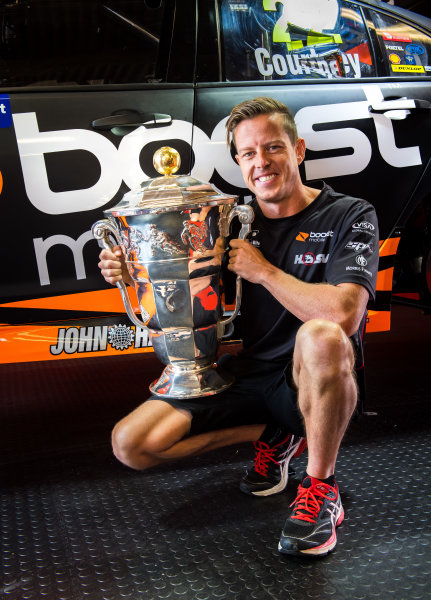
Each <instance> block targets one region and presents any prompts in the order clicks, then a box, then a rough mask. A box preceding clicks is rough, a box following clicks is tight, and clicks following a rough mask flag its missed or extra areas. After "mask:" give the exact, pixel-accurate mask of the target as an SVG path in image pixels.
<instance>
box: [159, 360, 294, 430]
mask: <svg viewBox="0 0 431 600" xmlns="http://www.w3.org/2000/svg"><path fill="white" fill-rule="evenodd" d="M218 366H219V370H220V371H221V372H223V370H224V371H227V372H228V373H230V374H232V375H233V376H234V377H235V382H234V383H233V384H232V385H231V386H230V387H229V388H227V389H226V390H224V391H223V392H220V393H219V394H214V395H212V396H203V397H200V398H191V399H187V398H160V397H157V398H156V397H155V396H153V398H154V399H157V400H163V401H164V402H167V403H168V404H170V405H171V406H174V407H175V408H182V409H185V410H188V411H189V412H190V413H191V415H192V423H191V429H190V432H189V436H192V435H197V434H199V433H204V432H206V431H215V430H216V429H226V428H229V427H238V426H240V425H256V424H267V423H276V424H278V425H280V427H282V428H283V429H285V430H287V431H289V432H291V433H294V434H297V435H301V436H304V428H303V422H302V418H301V415H300V413H299V411H298V408H297V393H296V391H295V390H294V389H293V388H292V387H290V386H289V385H288V382H287V379H286V365H284V364H278V363H274V362H267V361H261V360H256V359H251V358H248V357H243V356H232V355H230V354H225V355H223V356H222V357H221V358H220V360H219V362H218ZM290 368H291V367H290V366H289V367H288V370H290ZM287 377H289V378H290V372H289V371H288V372H287Z"/></svg>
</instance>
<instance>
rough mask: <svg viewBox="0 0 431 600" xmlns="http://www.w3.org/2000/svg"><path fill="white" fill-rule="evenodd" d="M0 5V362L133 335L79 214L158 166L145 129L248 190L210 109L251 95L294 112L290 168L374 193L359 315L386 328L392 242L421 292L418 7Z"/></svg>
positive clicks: (128, 345) (427, 46)
mask: <svg viewBox="0 0 431 600" xmlns="http://www.w3.org/2000/svg"><path fill="white" fill-rule="evenodd" d="M322 7H323V8H322ZM0 18H1V22H0V29H1V34H2V37H1V41H0V48H1V55H0V61H1V63H0V64H1V65H2V77H1V88H2V89H1V90H0V95H1V98H0V111H1V112H0V140H1V144H0V171H1V175H2V186H3V187H2V190H1V196H0V200H1V206H2V211H3V213H2V214H3V224H2V230H3V231H2V238H3V247H4V248H5V249H6V261H5V265H4V267H5V269H6V272H5V273H3V276H2V284H1V298H0V311H1V316H0V322H1V323H2V325H0V344H1V345H0V362H3V363H8V362H20V361H34V360H49V359H61V358H76V357H79V356H90V355H91V356H103V355H107V354H119V353H129V352H142V351H149V350H150V348H149V347H148V344H149V343H148V338H147V336H146V334H145V332H144V331H136V330H135V327H134V326H133V325H131V324H130V323H129V321H128V319H127V317H126V316H125V315H124V309H123V306H122V303H121V298H120V294H119V292H118V290H116V289H115V288H110V289H108V288H107V285H106V284H105V282H104V280H103V279H102V277H101V275H100V272H99V269H98V267H97V262H98V258H97V257H98V253H99V248H98V246H97V243H96V241H95V240H94V239H93V238H92V236H91V225H92V224H93V223H94V222H95V221H97V220H98V219H100V218H101V216H102V211H103V210H104V209H107V208H110V207H112V206H114V205H115V204H116V203H117V202H118V201H119V199H120V198H121V197H122V195H123V194H124V193H125V192H126V191H128V190H129V189H130V188H133V187H136V186H138V185H139V184H140V183H141V182H142V181H143V180H144V179H146V178H149V177H154V176H156V175H157V173H156V172H155V170H154V167H153V165H152V156H153V153H154V151H155V150H157V149H158V148H159V147H160V146H161V145H170V146H172V147H174V148H176V149H177V150H178V151H179V152H180V155H181V160H182V166H181V169H180V173H188V172H191V174H192V175H193V176H194V177H196V178H198V179H201V180H204V181H211V182H212V183H214V185H215V186H216V187H218V188H219V189H220V190H221V191H224V192H228V193H235V194H238V195H239V196H240V197H241V198H243V199H245V201H247V196H248V192H247V190H246V189H245V188H244V184H243V183H242V179H241V175H240V172H239V167H238V166H237V165H236V164H235V162H234V160H233V158H232V156H231V155H230V154H229V152H228V151H227V149H226V144H225V128H224V123H225V121H226V118H227V116H228V114H229V113H230V110H231V108H232V107H233V106H234V105H235V104H237V103H238V102H241V101H242V100H244V99H247V98H253V97H256V96H272V97H274V98H277V99H279V100H281V101H283V102H285V103H286V104H288V105H289V106H290V108H291V109H292V111H293V113H294V114H295V117H296V121H297V124H298V129H299V133H300V135H301V136H302V137H304V138H305V140H306V144H307V148H308V150H307V154H306V159H305V161H304V163H303V165H302V167H301V168H302V176H303V180H304V181H305V182H307V184H310V185H312V182H313V180H317V179H325V180H326V181H327V183H329V184H330V185H331V186H332V187H333V188H335V189H336V190H337V191H341V192H345V193H349V194H351V195H354V196H359V197H362V198H365V199H367V200H368V201H370V202H371V203H372V204H374V206H375V207H376V210H377V213H378V218H379V224H380V240H377V239H375V236H373V232H372V231H370V232H369V233H370V243H374V244H377V243H379V244H380V267H379V276H378V284H377V285H378V292H377V299H376V302H375V303H374V304H373V305H370V310H369V322H368V325H367V330H368V331H369V332H372V331H383V330H388V329H389V328H390V306H391V296H392V288H393V272H394V266H395V259H396V258H397V261H398V269H397V272H396V283H397V285H398V286H399V287H400V288H401V286H403V285H404V286H407V287H406V288H405V290H404V291H408V292H413V293H415V294H420V295H421V296H420V298H421V300H420V301H421V302H422V303H425V302H428V301H429V287H428V288H427V285H426V281H427V275H428V281H429V264H430V259H429V225H430V216H429V209H430V201H429V198H430V190H431V167H430V165H429V163H430V157H431V145H430V143H429V139H430V136H431V118H430V116H431V110H430V109H431V20H430V19H427V18H425V17H420V16H418V15H415V14H413V13H411V12H408V11H405V10H402V9H396V8H394V7H391V6H388V5H386V4H384V3H382V2H378V1H373V0H368V1H359V0H358V1H354V2H353V1H352V2H350V1H347V0H327V1H325V3H322V2H316V0H301V1H300V2H297V1H296V0H250V1H247V2H240V1H237V0H181V2H179V1H178V0H152V1H150V0H106V1H105V2H103V3H102V2H100V1H99V0H26V1H25V2H21V1H19V0H18V1H17V2H14V3H6V2H1V3H0ZM357 225H358V227H363V228H367V227H368V226H369V224H367V223H362V224H361V223H360V224H357ZM400 239H401V244H400V249H401V252H400V251H399V252H398V254H397V247H398V243H399V241H400ZM361 251H362V249H361V248H358V256H360V255H361ZM421 262H422V278H421V275H420V268H419V266H418V265H420V263H421ZM427 265H428V274H427ZM428 286H429V283H428Z"/></svg>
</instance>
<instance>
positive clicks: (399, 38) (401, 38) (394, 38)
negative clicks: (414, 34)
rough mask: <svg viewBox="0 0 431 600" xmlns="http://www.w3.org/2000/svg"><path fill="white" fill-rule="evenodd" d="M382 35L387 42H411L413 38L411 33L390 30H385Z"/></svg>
mask: <svg viewBox="0 0 431 600" xmlns="http://www.w3.org/2000/svg"><path fill="white" fill-rule="evenodd" d="M382 37H383V39H384V40H385V41H386V42H411V41H412V38H411V37H410V36H409V35H402V34H393V33H389V31H384V32H383V33H382Z"/></svg>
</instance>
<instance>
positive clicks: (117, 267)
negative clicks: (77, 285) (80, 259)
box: [97, 246, 134, 286]
mask: <svg viewBox="0 0 431 600" xmlns="http://www.w3.org/2000/svg"><path fill="white" fill-rule="evenodd" d="M99 258H100V262H99V263H98V265H97V266H98V267H99V269H100V270H101V272H102V275H103V277H104V278H105V281H107V282H108V283H110V284H111V285H115V284H116V283H117V281H124V283H128V284H129V285H132V286H133V285H134V283H133V280H132V278H131V277H130V274H129V271H128V270H127V266H126V261H125V259H124V254H123V252H122V250H121V248H120V246H113V247H112V249H110V250H107V249H106V248H105V249H104V250H102V251H101V253H100V254H99Z"/></svg>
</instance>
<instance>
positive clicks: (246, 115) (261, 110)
mask: <svg viewBox="0 0 431 600" xmlns="http://www.w3.org/2000/svg"><path fill="white" fill-rule="evenodd" d="M272 114H280V115H282V117H283V128H284V131H285V132H286V133H287V135H288V136H289V139H290V141H291V142H292V145H294V144H295V142H296V140H297V139H298V131H297V129H296V123H295V120H294V118H293V115H292V113H291V112H290V109H289V108H288V107H287V106H286V105H285V104H283V103H282V102H279V101H278V100H274V98H267V97H264V96H260V97H258V98H253V100H245V101H244V102H241V103H240V104H237V105H236V106H235V107H234V108H233V109H232V112H231V113H230V116H229V118H228V120H227V121H226V131H227V144H228V146H229V145H230V144H231V143H232V144H233V146H234V147H235V129H236V128H237V127H238V125H239V124H240V123H241V121H245V120H246V119H253V118H254V117H258V116H259V115H272ZM235 150H236V148H235Z"/></svg>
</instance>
